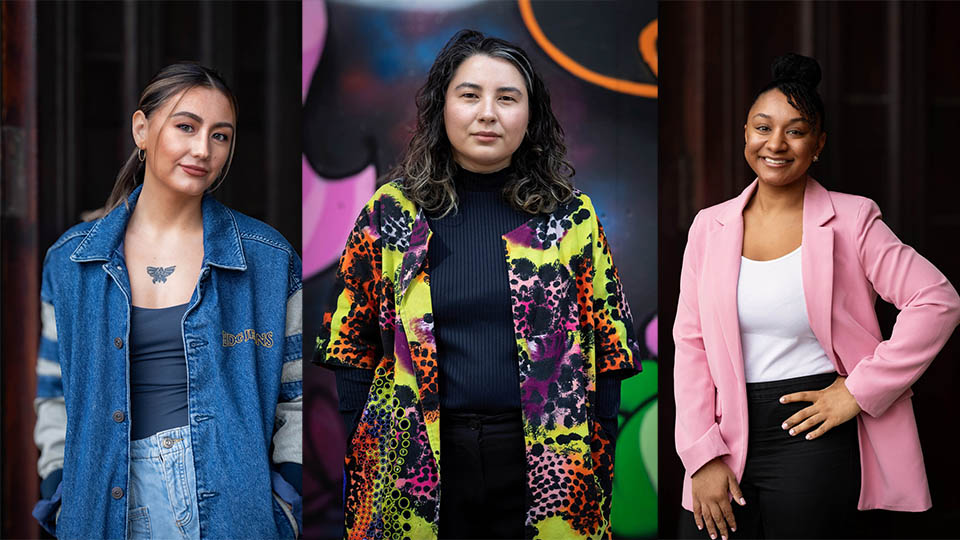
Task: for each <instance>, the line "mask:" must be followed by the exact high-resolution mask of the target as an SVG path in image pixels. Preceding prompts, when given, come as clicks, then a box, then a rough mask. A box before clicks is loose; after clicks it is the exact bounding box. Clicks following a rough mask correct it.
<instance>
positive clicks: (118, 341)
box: [113, 338, 123, 349]
mask: <svg viewBox="0 0 960 540" xmlns="http://www.w3.org/2000/svg"><path fill="white" fill-rule="evenodd" d="M113 346H114V347H116V348H118V349H122V348H123V340H122V339H120V338H113Z"/></svg>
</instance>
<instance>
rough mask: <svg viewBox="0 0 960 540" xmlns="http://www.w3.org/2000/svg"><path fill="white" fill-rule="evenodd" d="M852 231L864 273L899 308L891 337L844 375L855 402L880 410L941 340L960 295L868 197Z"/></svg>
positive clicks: (959, 311)
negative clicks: (895, 230)
mask: <svg viewBox="0 0 960 540" xmlns="http://www.w3.org/2000/svg"><path fill="white" fill-rule="evenodd" d="M854 234H855V235H856V237H855V238H854V241H855V242H856V244H855V245H856V246H857V249H858V255H859V258H860V264H861V265H862V266H863V271H864V274H865V275H866V277H867V279H868V280H870V283H871V284H872V285H873V288H874V290H875V291H876V292H877V294H879V295H880V297H881V298H883V299H884V300H886V301H887V302H890V303H891V304H893V305H895V306H896V307H897V309H899V310H900V314H899V315H898V316H897V321H896V324H894V326H893V333H892V334H891V336H890V339H888V340H886V341H883V342H881V343H880V344H879V345H877V348H876V349H875V350H874V352H873V354H872V355H871V356H869V357H867V358H863V359H862V360H861V361H860V362H859V363H858V364H857V365H856V367H854V368H853V370H851V371H850V374H849V376H848V377H847V380H846V385H847V389H848V390H849V391H850V393H851V394H853V397H854V398H855V399H856V400H857V403H858V404H859V405H860V408H861V409H863V411H864V412H865V413H867V414H869V415H870V416H880V415H881V414H883V413H884V411H886V410H887V408H888V407H889V406H890V405H891V404H892V403H893V402H894V401H895V400H896V399H897V398H898V397H899V396H900V395H902V394H903V393H904V392H905V391H906V390H907V389H908V388H909V387H910V385H912V384H913V383H914V382H915V381H916V380H917V379H918V378H919V377H920V375H921V374H923V372H924V370H926V369H927V366H929V365H930V362H931V361H932V360H933V358H934V356H936V355H937V353H938V352H940V349H942V348H943V346H944V344H946V342H947V339H948V338H949V337H950V335H951V334H952V333H953V330H954V328H956V326H957V322H958V321H960V297H958V296H957V291H956V290H955V289H954V288H953V285H951V284H950V282H949V281H947V278H946V277H944V275H943V274H942V273H940V271H939V270H937V268H936V267H935V266H933V264H931V263H930V261H928V260H926V259H925V258H923V257H922V256H920V254H918V253H917V252H916V251H914V250H913V248H911V247H910V246H908V245H906V244H904V243H902V242H900V239H898V238H897V237H896V235H894V234H893V232H892V231H891V230H890V229H889V228H888V227H887V225H886V224H885V223H884V222H883V220H882V219H881V216H880V209H879V208H878V207H877V205H876V204H875V203H874V202H873V201H871V200H869V199H865V200H864V201H863V202H862V203H861V205H860V209H859V212H858V215H857V224H856V229H855V231H854Z"/></svg>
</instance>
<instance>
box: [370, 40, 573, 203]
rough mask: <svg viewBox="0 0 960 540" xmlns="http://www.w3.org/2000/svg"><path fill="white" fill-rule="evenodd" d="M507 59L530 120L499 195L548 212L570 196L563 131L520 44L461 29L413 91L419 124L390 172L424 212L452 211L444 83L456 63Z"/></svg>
mask: <svg viewBox="0 0 960 540" xmlns="http://www.w3.org/2000/svg"><path fill="white" fill-rule="evenodd" d="M478 54H482V55H486V56H489V57H492V58H499V59H503V60H506V61H508V62H510V63H511V64H512V65H513V66H514V67H515V68H517V71H519V72H520V74H521V75H523V78H524V80H525V82H526V87H527V94H528V95H529V101H528V103H529V104H530V117H529V121H528V124H527V132H526V134H525V136H524V139H523V142H522V143H520V147H519V148H517V150H516V152H514V153H513V157H512V159H511V165H512V166H513V169H514V173H515V174H514V177H513V178H512V179H511V180H510V181H509V182H507V184H506V186H504V190H503V196H504V198H505V199H506V200H507V201H508V202H509V203H510V204H511V205H512V206H513V207H515V208H516V209H518V210H521V211H524V212H528V213H530V214H539V213H551V212H553V211H554V210H556V209H557V206H558V205H560V204H561V203H564V202H567V201H569V200H570V199H572V198H573V184H572V182H571V180H570V179H571V178H572V177H573V175H574V172H575V171H574V169H573V166H572V165H571V164H570V163H569V162H568V161H567V159H566V152H567V148H566V146H565V145H564V143H563V128H561V127H560V123H559V122H557V118H556V117H555V116H554V115H553V109H551V108H550V93H549V92H548V91H547V88H546V86H544V84H543V79H541V78H540V75H539V74H538V73H537V72H536V70H534V68H533V64H532V63H531V62H530V58H529V57H528V56H527V53H526V52H524V50H523V49H521V48H520V47H518V46H517V45H514V44H513V43H510V42H508V41H504V40H502V39H498V38H494V37H488V36H485V35H484V34H482V33H480V32H477V31H475V30H461V31H459V32H457V33H456V34H455V35H454V36H453V37H452V38H450V41H448V42H447V44H446V45H444V47H443V50H441V51H440V54H439V55H437V59H436V60H435V61H434V62H433V66H432V67H431V68H430V73H429V74H428V75H427V82H426V83H425V84H424V85H423V87H421V88H420V90H419V91H418V92H417V99H416V101H417V127H416V130H415V131H414V133H413V137H412V138H411V140H410V144H409V146H408V147H407V149H406V152H405V153H404V155H403V157H402V158H401V160H400V162H399V163H398V164H397V165H396V166H395V167H394V168H393V169H392V170H391V171H390V172H389V173H388V175H387V176H388V177H389V178H401V179H402V180H403V191H404V194H405V195H406V196H407V197H408V198H409V199H410V200H411V201H413V202H414V203H416V204H417V205H418V206H419V207H421V208H423V209H424V210H425V211H427V212H428V213H430V214H433V215H438V216H441V217H442V216H445V215H447V214H450V213H451V212H456V209H457V191H456V188H455V187H454V182H453V176H454V173H455V172H456V170H457V164H456V162H455V161H454V159H453V150H452V148H451V145H450V141H449V139H448V138H447V133H446V128H445V125H444V120H443V109H444V104H445V101H446V92H447V87H448V86H449V85H450V81H451V80H452V79H453V75H454V73H455V72H456V70H457V68H458V67H459V66H460V64H461V63H463V61H464V60H466V59H467V58H470V57H472V56H474V55H478Z"/></svg>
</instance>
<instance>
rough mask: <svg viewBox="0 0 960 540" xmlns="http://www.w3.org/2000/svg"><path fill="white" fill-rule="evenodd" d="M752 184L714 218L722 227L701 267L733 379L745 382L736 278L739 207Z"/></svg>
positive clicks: (740, 231) (740, 230)
mask: <svg viewBox="0 0 960 540" xmlns="http://www.w3.org/2000/svg"><path fill="white" fill-rule="evenodd" d="M756 186H757V181H756V180H755V181H754V182H753V183H751V184H750V185H749V186H747V188H746V189H745V190H743V192H742V193H741V194H740V196H738V197H737V198H736V199H734V201H733V204H731V205H730V207H729V208H728V209H727V210H726V211H725V212H723V213H722V214H719V215H718V216H717V217H716V219H717V221H718V222H719V223H720V225H721V227H722V229H721V230H720V234H719V235H718V236H717V238H716V239H715V241H713V242H710V243H709V244H708V245H707V258H706V261H705V264H704V266H703V268H704V269H706V272H707V276H706V280H705V282H704V283H705V284H706V285H707V286H709V287H710V288H711V289H712V290H713V293H714V295H713V296H714V298H715V299H716V300H715V301H716V315H717V318H718V319H719V321H720V330H721V331H722V333H723V339H724V341H725V342H726V345H727V351H728V352H729V355H730V363H731V366H732V367H733V372H734V374H736V376H737V380H739V381H741V382H743V381H745V378H744V375H743V348H742V345H741V343H740V317H739V315H738V312H737V286H738V282H739V280H740V257H741V255H742V254H743V209H744V207H745V206H746V205H747V201H749V200H750V196H751V195H753V192H754V190H755V189H756ZM709 293H710V291H708V294H709Z"/></svg>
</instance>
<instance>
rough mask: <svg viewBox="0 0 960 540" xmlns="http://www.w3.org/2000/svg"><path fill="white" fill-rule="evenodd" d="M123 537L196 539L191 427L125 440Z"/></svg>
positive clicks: (195, 483) (194, 476) (197, 537)
mask: <svg viewBox="0 0 960 540" xmlns="http://www.w3.org/2000/svg"><path fill="white" fill-rule="evenodd" d="M129 495H130V498H129V501H130V504H129V510H128V513H127V520H128V526H127V538H128V539H137V540H141V539H144V540H145V539H160V538H163V539H167V538H173V539H188V540H199V538H200V519H199V516H198V515H197V477H196V472H195V469H194V466H193V449H192V447H191V446H190V427H189V426H181V427H177V428H173V429H168V430H165V431H160V432H158V433H156V434H154V435H152V436H150V437H147V438H145V439H139V440H136V441H131V442H130V487H129Z"/></svg>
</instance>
